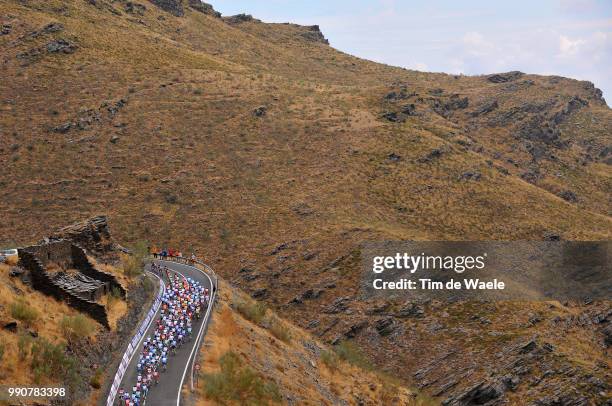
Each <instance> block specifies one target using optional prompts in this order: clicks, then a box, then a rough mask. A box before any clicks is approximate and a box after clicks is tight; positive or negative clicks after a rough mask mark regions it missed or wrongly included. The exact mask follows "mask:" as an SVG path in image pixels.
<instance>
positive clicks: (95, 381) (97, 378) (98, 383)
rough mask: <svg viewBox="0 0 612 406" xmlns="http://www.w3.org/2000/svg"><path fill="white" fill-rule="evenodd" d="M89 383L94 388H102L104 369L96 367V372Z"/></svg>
mask: <svg viewBox="0 0 612 406" xmlns="http://www.w3.org/2000/svg"><path fill="white" fill-rule="evenodd" d="M89 385H91V387H92V388H94V389H100V388H101V387H102V370H101V369H100V368H98V369H96V372H94V374H93V376H92V377H91V379H90V380H89Z"/></svg>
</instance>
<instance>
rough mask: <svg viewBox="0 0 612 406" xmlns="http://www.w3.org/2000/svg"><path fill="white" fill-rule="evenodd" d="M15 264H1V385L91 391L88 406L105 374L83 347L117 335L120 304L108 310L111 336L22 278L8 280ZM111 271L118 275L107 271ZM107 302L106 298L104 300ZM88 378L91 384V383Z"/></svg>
mask: <svg viewBox="0 0 612 406" xmlns="http://www.w3.org/2000/svg"><path fill="white" fill-rule="evenodd" d="M12 269H13V266H12V265H7V264H0V363H1V365H2V368H1V369H0V384H2V385H12V386H16V385H38V386H45V385H56V386H63V387H66V388H67V391H69V392H77V391H81V390H82V387H85V388H87V389H86V392H85V393H86V394H87V397H86V399H87V400H83V399H85V397H84V398H82V400H81V401H80V403H79V401H76V399H74V397H73V396H71V398H72V399H73V403H74V404H82V405H86V404H90V401H91V402H95V399H97V397H98V396H100V391H99V389H100V385H101V384H102V379H103V378H102V376H103V374H104V372H103V371H98V370H97V369H96V368H95V366H94V364H90V363H88V362H87V361H88V360H87V359H86V358H82V357H80V356H79V353H80V351H79V349H80V348H81V347H82V346H84V345H85V346H87V347H91V346H94V347H95V346H96V345H98V344H97V342H98V341H101V340H102V337H103V335H106V334H113V332H115V331H116V328H117V320H119V319H120V318H121V317H123V316H124V315H125V313H126V310H127V306H126V303H125V302H124V301H122V300H120V299H116V300H113V301H112V302H110V303H105V304H106V305H107V309H108V313H109V321H110V325H111V331H110V332H106V330H105V328H104V327H102V326H101V325H100V324H98V323H97V322H95V321H94V320H93V319H91V318H89V317H88V316H85V315H84V314H82V313H80V312H78V311H77V310H75V309H74V308H72V307H70V306H68V305H67V304H66V303H64V302H60V301H58V300H56V299H54V298H52V297H50V296H46V295H44V294H42V293H40V292H38V291H36V290H33V289H32V288H31V286H30V285H29V284H25V283H23V282H22V280H21V279H20V278H19V277H15V276H10V272H11V270H12ZM106 269H107V270H109V271H110V270H112V271H116V270H115V269H114V268H112V267H110V266H107V267H106ZM105 300H106V299H105ZM87 379H89V381H88V380H87Z"/></svg>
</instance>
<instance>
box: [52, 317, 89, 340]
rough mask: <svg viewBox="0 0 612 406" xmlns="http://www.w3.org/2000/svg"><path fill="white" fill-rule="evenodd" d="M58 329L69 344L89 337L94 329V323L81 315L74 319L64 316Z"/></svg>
mask: <svg viewBox="0 0 612 406" xmlns="http://www.w3.org/2000/svg"><path fill="white" fill-rule="evenodd" d="M60 328H61V330H62V333H64V337H66V339H67V340H68V341H69V342H75V341H78V340H80V339H83V338H85V337H89V336H90V335H91V334H93V333H94V331H95V329H96V327H95V324H94V322H93V321H91V320H90V319H88V318H87V317H85V316H84V315H82V314H78V315H76V316H74V317H70V316H64V318H63V319H62V321H61V322H60Z"/></svg>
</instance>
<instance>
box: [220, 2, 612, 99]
mask: <svg viewBox="0 0 612 406" xmlns="http://www.w3.org/2000/svg"><path fill="white" fill-rule="evenodd" d="M208 1H209V2H212V4H213V6H214V7H215V9H217V10H218V11H220V12H221V13H223V15H232V14H238V13H247V14H252V15H253V16H254V17H256V18H259V19H261V20H263V21H267V22H294V23H298V24H306V25H312V24H318V25H319V26H321V30H322V31H323V34H324V35H325V36H326V37H327V39H329V41H330V44H331V45H332V46H333V47H334V48H337V49H339V50H341V51H344V52H347V53H349V54H352V55H355V56H358V57H361V58H366V59H370V60H373V61H377V62H382V63H386V64H389V65H396V66H402V67H406V68H410V69H417V70H423V71H430V72H448V73H464V74H468V75H474V74H484V73H493V72H505V71H510V70H520V71H523V72H526V73H538V74H545V75H560V76H567V77H572V78H576V79H584V80H590V81H591V82H593V83H595V86H596V87H599V88H600V89H602V90H603V92H604V97H606V98H607V99H608V100H607V101H608V105H611V104H612V0H556V1H554V0H531V1H526V0H513V1H504V2H502V1H491V0H464V1H456V0H430V1H424V0H423V1H410V0H404V1H400V0H325V1H323V0H301V1H298V0H208Z"/></svg>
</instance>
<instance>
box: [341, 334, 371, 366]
mask: <svg viewBox="0 0 612 406" xmlns="http://www.w3.org/2000/svg"><path fill="white" fill-rule="evenodd" d="M334 352H335V353H336V354H337V355H338V357H339V358H340V359H341V360H343V361H346V362H348V363H349V364H351V365H355V366H356V367H359V368H361V369H365V370H370V369H372V365H371V364H370V363H369V362H368V360H367V359H366V357H365V356H364V355H363V354H362V353H361V351H359V348H357V347H356V346H355V345H354V344H353V343H351V342H349V341H342V342H340V343H339V344H337V345H336V346H334Z"/></svg>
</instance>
